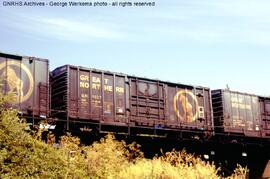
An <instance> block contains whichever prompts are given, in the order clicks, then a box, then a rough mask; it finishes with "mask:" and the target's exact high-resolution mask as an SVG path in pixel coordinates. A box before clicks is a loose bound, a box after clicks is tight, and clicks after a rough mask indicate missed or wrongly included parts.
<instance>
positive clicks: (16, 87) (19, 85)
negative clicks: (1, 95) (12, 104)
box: [0, 60, 34, 103]
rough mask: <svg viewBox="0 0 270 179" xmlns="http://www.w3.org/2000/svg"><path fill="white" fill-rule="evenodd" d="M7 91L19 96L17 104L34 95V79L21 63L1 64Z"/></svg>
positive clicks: (7, 62)
mask: <svg viewBox="0 0 270 179" xmlns="http://www.w3.org/2000/svg"><path fill="white" fill-rule="evenodd" d="M0 72H1V77H2V78H3V79H4V80H5V82H6V86H5V87H4V88H5V90H7V91H9V92H13V93H14V94H16V95H17V103H20V102H21V103H22V102H24V101H26V100H27V99H29V97H30V96H31V95H32V93H33V86H34V79H33V76H32V74H31V72H30V70H29V69H28V68H27V67H26V66H25V65H24V64H23V63H20V61H15V60H8V61H5V62H2V63H1V64H0Z"/></svg>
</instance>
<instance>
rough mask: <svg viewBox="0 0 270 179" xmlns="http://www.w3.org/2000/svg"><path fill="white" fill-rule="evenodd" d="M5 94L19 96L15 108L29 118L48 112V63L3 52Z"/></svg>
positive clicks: (0, 69) (0, 60) (1, 69)
mask: <svg viewBox="0 0 270 179" xmlns="http://www.w3.org/2000/svg"><path fill="white" fill-rule="evenodd" d="M0 76H1V83H2V92H4V93H8V92H12V93H14V94H15V96H16V101H15V104H14V106H15V108H17V109H18V110H19V111H21V112H22V114H23V115H26V116H28V117H31V116H32V117H35V116H37V117H40V116H41V117H46V116H48V113H49V69H48V60H46V59H40V58H35V57H27V56H19V55H12V54H6V53H0Z"/></svg>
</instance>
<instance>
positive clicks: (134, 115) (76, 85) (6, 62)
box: [0, 53, 270, 139]
mask: <svg viewBox="0 0 270 179" xmlns="http://www.w3.org/2000/svg"><path fill="white" fill-rule="evenodd" d="M48 63H49V61H48V60H46V59H40V58H35V57H27V56H20V55H12V54H6V53H0V76H1V78H2V82H1V83H2V91H3V92H4V93H7V92H13V93H15V94H16V96H17V102H16V104H15V105H14V107H16V108H17V109H18V110H19V111H21V112H22V114H23V116H24V117H25V118H27V119H31V120H32V123H36V122H37V121H38V120H39V119H42V118H47V119H51V121H52V123H53V124H56V127H57V128H61V129H62V130H69V131H76V132H93V131H97V132H102V131H111V132H119V133H125V134H129V135H133V134H134V135H160V136H165V135H174V136H178V137H179V136H180V137H183V136H182V135H185V136H189V137H194V136H195V137H197V136H199V137H201V136H203V137H205V136H214V135H225V136H226V135H235V136H237V135H239V136H244V137H252V138H261V139H262V138H263V139H267V138H270V98H267V97H262V96H257V95H251V94H246V93H240V92H234V91H230V90H212V91H211V90H210V89H209V88H206V87H201V86H192V85H185V84H179V83H172V82H167V81H161V80H153V79H148V78H142V77H137V76H131V75H126V74H122V73H114V72H110V71H103V70H97V69H93V68H85V67H78V66H73V65H64V66H60V67H58V68H56V69H55V70H53V71H51V72H49V68H48V66H49V65H48Z"/></svg>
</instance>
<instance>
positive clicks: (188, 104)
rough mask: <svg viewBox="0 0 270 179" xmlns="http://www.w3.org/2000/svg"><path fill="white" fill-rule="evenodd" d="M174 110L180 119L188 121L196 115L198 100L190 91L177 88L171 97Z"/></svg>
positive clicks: (191, 120) (192, 119)
mask: <svg viewBox="0 0 270 179" xmlns="http://www.w3.org/2000/svg"><path fill="white" fill-rule="evenodd" d="M173 106H174V111H175V113H176V115H177V117H178V118H180V119H181V121H184V122H187V123H190V122H194V121H195V120H196V117H197V115H198V101H197V98H196V96H195V95H194V94H193V93H192V91H186V90H179V91H178V92H177V93H176V95H175V96H174V99H173Z"/></svg>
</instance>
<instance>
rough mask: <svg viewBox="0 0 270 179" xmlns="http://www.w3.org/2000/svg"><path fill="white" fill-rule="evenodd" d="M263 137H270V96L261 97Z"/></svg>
mask: <svg viewBox="0 0 270 179" xmlns="http://www.w3.org/2000/svg"><path fill="white" fill-rule="evenodd" d="M259 101H260V114H261V126H262V137H264V138H269V137H270V97H259Z"/></svg>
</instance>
